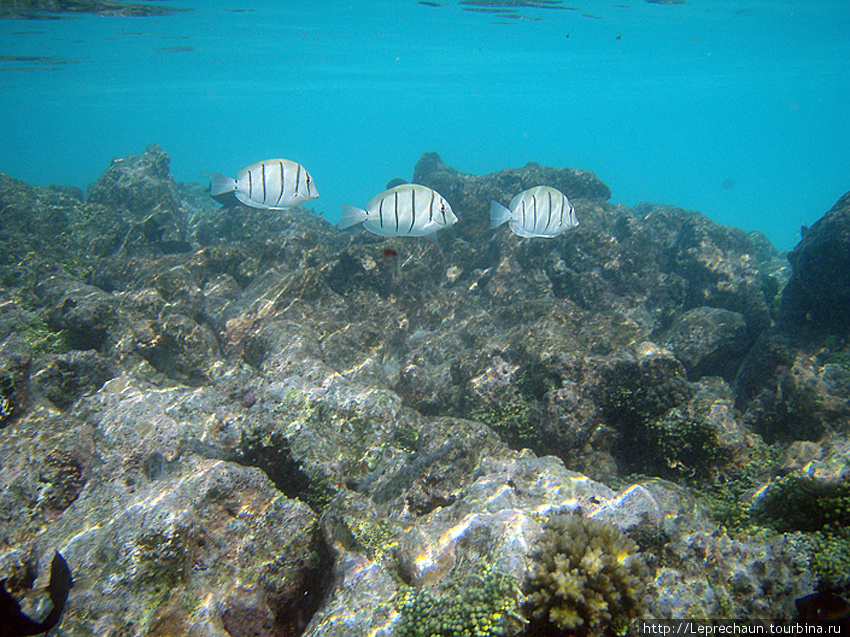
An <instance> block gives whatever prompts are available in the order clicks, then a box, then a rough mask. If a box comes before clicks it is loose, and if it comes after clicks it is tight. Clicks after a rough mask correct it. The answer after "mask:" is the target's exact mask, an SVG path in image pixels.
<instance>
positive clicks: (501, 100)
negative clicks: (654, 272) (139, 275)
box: [0, 0, 850, 249]
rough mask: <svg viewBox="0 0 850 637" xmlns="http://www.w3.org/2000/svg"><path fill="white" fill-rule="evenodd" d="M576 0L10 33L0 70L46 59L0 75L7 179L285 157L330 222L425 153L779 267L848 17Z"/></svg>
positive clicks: (9, 27)
mask: <svg viewBox="0 0 850 637" xmlns="http://www.w3.org/2000/svg"><path fill="white" fill-rule="evenodd" d="M163 4H165V3H163ZM568 4H569V5H570V6H573V7H576V8H577V10H566V9H561V10H552V9H532V8H525V9H522V10H520V11H519V12H517V13H516V14H514V17H513V18H501V17H498V16H494V15H490V14H484V13H479V12H473V11H468V10H464V7H463V6H462V5H459V4H458V3H457V2H455V1H445V2H442V6H437V7H434V6H427V5H423V4H420V3H418V2H416V1H415V0H379V1H374V2H365V1H363V2H332V1H324V2H322V1H316V2H313V1H311V2H286V3H283V2H274V3H272V2H267V3H260V2H251V1H242V0H230V1H228V2H218V1H204V2H201V1H200V0H186V1H181V2H179V3H178V2H174V3H168V4H165V6H175V7H176V6H180V7H187V8H192V9H193V11H189V12H185V13H177V14H173V15H170V16H167V17H146V18H130V17H97V16H84V15H77V16H74V17H72V18H68V19H61V20H2V21H0V56H41V57H42V58H47V59H41V60H33V61H26V60H13V59H7V58H0V69H2V71H0V96H2V99H0V131H2V144H0V171H2V172H5V173H8V174H10V175H12V176H14V177H17V178H20V179H23V180H25V181H27V182H29V183H32V184H36V185H48V184H51V183H63V184H73V185H77V186H80V187H82V188H85V187H86V186H87V185H88V184H89V183H91V182H93V181H94V180H95V179H97V177H98V176H99V175H100V174H101V173H102V172H103V171H104V170H105V169H106V168H107V167H108V165H109V162H110V160H111V158H112V157H116V156H124V155H128V154H138V153H140V152H142V151H143V150H144V147H145V146H146V145H148V144H151V143H158V144H160V145H161V146H162V147H163V148H164V149H165V150H166V152H168V153H169V155H170V156H171V160H172V165H171V167H172V172H173V173H174V175H175V177H176V178H177V179H178V180H179V181H199V182H202V181H204V174H205V173H209V172H213V171H217V172H224V173H228V174H231V175H235V173H236V172H237V171H238V170H239V169H241V168H243V167H244V166H246V165H248V164H250V163H253V162H255V161H258V160H262V159H268V158H272V157H286V158H289V159H293V160H296V161H299V162H301V163H302V164H304V165H305V166H306V167H307V168H308V169H309V170H310V172H311V173H312V174H313V176H314V178H315V180H316V183H317V185H318V188H319V191H320V193H321V197H320V199H318V200H317V201H316V202H314V203H315V209H316V211H317V212H320V213H322V214H324V215H325V216H327V217H328V218H329V219H330V220H331V221H335V220H336V219H337V218H338V215H339V207H340V204H342V203H343V202H346V203H352V204H356V205H364V204H365V203H366V201H368V199H370V198H371V197H372V196H373V195H374V194H376V193H377V192H379V191H380V190H383V188H384V186H385V184H386V182H387V181H389V180H390V179H391V178H393V177H399V176H400V177H405V178H407V179H409V178H410V177H411V176H412V171H413V166H414V164H415V162H416V160H417V159H418V158H419V157H420V155H421V154H422V153H423V152H425V151H431V150H434V151H437V152H439V153H440V155H441V156H442V158H443V159H444V161H446V163H448V164H449V165H452V166H454V167H455V168H457V169H459V170H461V171H463V172H469V173H486V172H491V171H496V170H500V169H502V168H505V167H516V166H521V165H523V164H525V163H526V162H528V161H535V162H538V163H541V164H547V165H552V166H571V167H576V168H587V169H590V170H592V171H594V172H595V173H596V174H597V175H598V176H599V177H600V178H601V179H602V180H603V181H604V182H606V183H607V184H608V185H609V186H610V187H611V189H612V191H613V193H614V196H613V198H612V201H614V202H618V203H624V204H627V205H633V204H635V203H637V202H639V201H644V200H649V201H656V202H662V203H671V204H674V205H678V206H682V207H685V208H690V209H694V210H699V211H701V212H703V213H705V214H707V215H708V216H710V217H711V218H713V219H715V220H717V221H719V222H721V223H725V224H731V225H736V226H739V227H742V228H744V229H747V230H751V229H758V230H761V231H763V232H765V233H766V234H767V235H768V236H769V237H770V238H771V240H772V241H773V242H774V243H775V244H776V245H777V247H779V248H780V249H790V248H791V247H793V245H794V243H795V242H796V240H797V235H798V233H799V230H800V224H801V223H812V222H813V221H814V220H816V219H817V218H819V217H820V216H821V215H822V214H823V213H824V212H825V211H826V210H827V209H828V208H829V207H830V206H831V205H832V204H833V203H834V202H835V201H836V200H837V199H838V197H839V196H841V195H842V194H843V193H844V192H846V191H847V190H850V174H848V169H847V167H848V166H850V144H848V143H847V140H849V139H850V116H848V109H847V105H848V103H850V7H848V4H847V2H846V0H799V1H782V0H770V1H764V0H761V1H760V0H738V1H733V0H688V3H687V4H681V5H666V4H655V3H649V2H645V1H644V0H616V1H615V2H598V1H594V0H576V1H575V2H569V3H567V2H564V3H563V4H562V5H561V6H562V7H567V5H568ZM234 9H238V10H237V11H234ZM457 212H458V213H459V216H461V217H462V215H463V211H462V210H459V211H457Z"/></svg>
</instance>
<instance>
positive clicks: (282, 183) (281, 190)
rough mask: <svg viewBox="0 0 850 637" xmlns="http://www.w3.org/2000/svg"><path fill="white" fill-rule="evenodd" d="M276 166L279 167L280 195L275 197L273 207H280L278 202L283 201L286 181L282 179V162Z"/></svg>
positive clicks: (283, 175)
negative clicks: (275, 200)
mask: <svg viewBox="0 0 850 637" xmlns="http://www.w3.org/2000/svg"><path fill="white" fill-rule="evenodd" d="M277 165H278V166H280V194H279V195H278V196H277V202H276V203H275V206H279V205H280V200H281V199H283V192H284V191H285V190H286V180H285V179H284V177H285V174H284V172H283V162H282V161H279V162H277Z"/></svg>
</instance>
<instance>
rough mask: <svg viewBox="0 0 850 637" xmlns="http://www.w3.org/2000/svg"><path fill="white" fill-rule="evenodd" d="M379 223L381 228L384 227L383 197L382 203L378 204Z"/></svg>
mask: <svg viewBox="0 0 850 637" xmlns="http://www.w3.org/2000/svg"><path fill="white" fill-rule="evenodd" d="M378 224H379V225H380V226H381V228H383V227H384V199H381V203H379V204H378Z"/></svg>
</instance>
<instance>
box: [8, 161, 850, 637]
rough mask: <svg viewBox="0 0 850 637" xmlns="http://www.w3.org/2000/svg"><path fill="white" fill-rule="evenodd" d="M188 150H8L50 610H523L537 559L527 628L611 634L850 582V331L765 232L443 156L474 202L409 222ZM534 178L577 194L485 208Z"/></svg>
mask: <svg viewBox="0 0 850 637" xmlns="http://www.w3.org/2000/svg"><path fill="white" fill-rule="evenodd" d="M169 164H170V160H169V158H168V156H167V154H166V153H165V152H164V151H163V150H162V149H161V148H159V147H157V146H150V147H149V148H148V149H147V150H146V151H145V152H144V153H141V154H140V155H136V156H131V157H126V158H121V159H117V160H115V161H114V162H113V163H112V165H111V166H109V167H108V169H107V170H106V171H105V173H104V175H103V176H102V177H101V179H99V180H98V182H97V183H96V184H94V185H93V186H92V188H91V190H90V192H89V193H88V196H86V195H85V194H84V193H82V192H81V191H79V190H76V189H73V188H63V187H50V188H42V187H33V186H29V185H27V184H25V183H23V182H20V181H17V180H15V179H13V178H11V177H8V176H6V175H0V217H2V219H0V221H2V223H0V459H2V461H0V521H2V524H0V546H2V547H3V548H2V549H0V577H5V576H6V575H7V574H8V573H23V572H25V573H29V574H32V577H33V578H34V577H35V576H36V575H37V573H38V572H40V570H44V568H45V565H46V564H47V560H48V559H49V558H50V557H51V556H52V550H53V549H54V548H55V547H61V548H62V554H63V555H64V556H65V557H66V558H67V561H68V564H69V565H70V567H71V569H72V571H73V572H74V578H75V581H76V582H77V584H76V585H75V586H74V588H73V589H72V590H71V593H70V596H69V599H68V604H67V607H66V611H65V616H64V620H63V624H62V625H60V626H58V627H57V628H56V630H55V632H56V634H57V636H59V637H62V636H63V635H78V634H92V633H97V634H102V635H108V636H110V637H112V636H117V635H133V636H139V637H142V636H143V635H145V636H150V635H167V634H204V635H209V636H210V637H228V636H229V637H233V636H235V635H262V637H279V636H280V635H287V636H290V635H305V636H306V637H318V636H319V635H321V637H365V636H366V635H376V634H384V635H386V634H392V633H393V631H396V632H402V633H404V634H408V633H409V634H418V633H417V631H419V630H420V629H423V627H424V626H426V625H430V622H431V621H432V620H434V621H437V620H436V619H435V618H434V615H435V614H437V615H439V618H438V619H439V622H440V625H439V626H438V627H436V628H435V630H439V631H442V632H443V633H445V634H453V633H457V634H463V633H464V632H466V633H469V634H476V633H477V634H484V635H495V634H508V633H509V632H511V631H513V630H515V629H519V628H520V625H521V621H520V620H519V619H518V618H517V617H515V616H514V615H513V614H512V613H514V612H515V607H514V605H515V604H516V601H517V596H516V590H515V583H518V582H528V584H527V586H529V587H530V588H528V591H529V594H530V597H533V599H534V600H535V602H537V603H538V604H539V605H540V606H539V608H537V609H536V610H535V609H534V608H533V604H532V605H530V606H528V607H526V610H527V611H528V614H529V617H530V622H531V623H530V624H529V626H527V627H526V629H524V630H526V632H527V633H528V634H531V632H530V631H532V630H539V631H540V632H539V633H538V634H546V631H547V630H548V631H550V632H552V631H556V632H557V631H560V630H561V629H560V628H559V626H563V627H565V630H573V631H590V632H600V631H604V630H608V629H609V628H610V627H611V626H609V624H611V622H613V627H614V628H622V627H623V626H624V625H625V624H626V623H627V621H628V619H629V618H630V617H633V616H635V614H636V613H638V612H641V613H645V614H646V616H651V617H659V618H667V617H695V616H703V617H719V616H726V617H736V616H737V617H759V618H791V617H794V616H795V615H794V614H795V612H796V611H795V606H794V599H795V598H798V597H803V596H805V595H808V594H809V593H811V592H812V591H813V590H815V588H816V587H820V588H821V589H828V590H832V591H839V592H840V591H841V590H843V588H842V587H845V586H846V582H845V579H842V575H843V574H844V573H846V559H847V557H846V556H847V554H848V551H847V537H846V533H844V532H843V531H842V530H841V529H842V528H844V527H846V526H847V518H846V511H845V504H846V502H845V500H846V495H847V494H846V486H845V485H846V484H847V477H848V475H850V468H848V463H847V457H848V451H847V450H848V445H850V442H848V440H847V436H848V434H850V432H848V430H847V423H848V422H850V419H848V409H850V401H848V399H850V375H848V374H850V373H849V372H848V368H850V366H848V365H847V360H846V359H847V351H848V345H847V343H846V338H845V336H846V335H845V334H844V333H843V332H842V331H841V330H840V329H833V328H835V327H836V326H835V325H833V324H832V323H830V324H829V326H828V325H826V323H824V325H823V327H824V329H818V328H817V326H815V325H810V323H812V322H815V323H818V322H823V321H829V320H832V319H831V318H830V316H827V314H824V313H823V312H821V311H820V309H819V308H818V306H817V305H814V306H812V305H811V304H810V301H811V299H809V300H806V299H803V298H802V297H801V296H800V294H801V290H802V292H805V291H806V290H807V289H811V290H814V288H811V287H810V286H807V285H806V284H805V283H803V284H802V287H801V286H799V285H798V286H797V287H796V288H793V287H792V288H791V289H790V290H789V291H787V294H786V293H783V292H782V288H783V286H784V285H785V282H786V280H787V278H788V276H789V268H788V267H787V265H786V263H785V259H784V256H783V255H780V254H779V253H777V252H776V250H774V249H773V248H772V247H771V246H770V245H769V243H768V242H767V241H766V240H765V239H764V237H761V236H760V235H758V234H757V233H745V232H743V231H741V230H738V229H735V228H727V227H724V226H721V225H719V224H716V223H714V222H712V221H711V220H709V219H707V218H705V217H704V216H702V215H700V214H698V213H695V212H689V211H686V210H682V209H679V208H675V207H671V206H663V205H657V204H649V203H647V204H640V205H638V206H635V207H633V208H627V207H625V206H621V205H612V204H609V203H608V198H609V197H610V190H609V189H608V187H607V186H605V185H604V184H602V182H600V181H599V180H598V179H597V178H596V177H595V176H594V175H593V174H592V173H590V172H588V171H583V170H577V169H571V168H550V167H545V166H539V165H536V164H529V165H527V166H525V167H522V168H517V169H513V168H511V169H505V170H502V171H499V172H497V173H492V174H489V175H466V174H462V173H460V172H458V171H456V170H454V169H453V168H451V167H449V166H447V165H446V164H444V163H443V162H442V161H441V160H440V159H439V157H438V156H437V155H436V154H432V153H429V154H426V155H425V156H423V158H422V159H421V160H420V161H419V163H418V164H417V165H416V167H415V180H416V181H417V182H419V183H423V184H426V185H430V186H432V187H435V188H437V189H438V190H439V191H440V192H441V194H443V195H444V196H446V198H447V200H449V201H450V202H451V204H452V206H453V207H454V208H455V209H456V210H458V214H459V216H460V221H459V222H458V223H457V224H455V226H453V227H452V228H451V229H449V230H447V231H446V232H445V233H440V235H439V236H438V238H437V243H436V244H435V243H431V242H427V241H420V240H416V239H412V240H407V241H406V240H401V239H398V238H394V239H388V240H384V239H382V238H380V237H376V236H374V235H370V234H369V233H364V232H352V233H340V232H338V231H337V230H336V229H335V228H334V227H333V226H332V225H331V224H329V223H328V222H327V221H326V220H325V219H323V218H321V217H320V216H318V215H315V214H312V213H311V212H310V211H309V210H305V209H292V210H282V211H269V210H263V211H260V210H257V209H249V208H246V207H245V206H242V205H239V204H236V205H230V206H224V207H219V206H218V205H217V204H216V203H215V202H213V201H212V200H211V199H210V198H209V197H208V195H207V194H206V193H204V191H203V187H202V186H201V185H199V184H179V183H177V182H176V181H175V180H174V178H173V177H172V175H171V174H170V168H169ZM538 182H546V184H547V185H551V186H554V187H558V188H560V189H562V190H563V191H564V192H565V193H566V194H567V196H569V197H570V200H571V201H572V202H573V203H574V205H575V206H576V208H577V214H578V217H579V218H580V219H581V225H580V226H578V227H577V228H575V229H574V230H573V231H571V232H569V233H565V234H564V235H561V236H559V237H557V238H554V239H551V240H547V241H531V240H525V239H522V238H520V237H516V236H514V235H513V234H512V233H507V232H494V231H492V230H491V229H490V228H489V221H488V214H487V211H488V205H489V201H490V199H497V200H500V201H505V200H506V198H508V199H509V196H508V195H512V194H515V192H517V191H518V190H519V189H522V188H524V187H529V186H533V185H538ZM845 203H846V201H845ZM845 207H846V206H844V204H841V205H840V206H837V207H836V209H834V210H833V211H831V213H830V215H829V219H828V220H829V223H826V221H825V222H824V223H823V224H821V226H819V227H820V228H821V229H820V230H818V232H817V233H815V234H814V235H812V237H811V238H810V239H809V237H808V235H807V239H809V241H811V242H814V241H815V239H818V241H821V240H824V241H826V240H827V239H828V238H829V237H830V236H833V235H834V237H833V238H836V237H837V238H841V237H843V236H845V234H846V233H844V230H843V229H842V228H844V226H843V225H842V224H843V221H842V220H843V218H844V217H843V213H841V211H842V210H844V208H845ZM830 228H831V229H830ZM813 232H814V229H813ZM842 233H844V234H842ZM808 245H809V244H808V243H806V244H805V245H802V244H801V248H800V251H799V255H800V256H799V257H795V258H794V259H793V273H792V276H795V277H798V279H799V280H801V281H802V280H804V279H805V280H806V281H807V280H808V279H807V278H806V277H808V276H809V275H810V274H811V272H821V271H822V269H821V270H819V269H818V268H821V266H823V264H820V265H818V261H817V258H816V253H815V252H814V251H810V248H809V247H806V246H808ZM813 245H814V244H813ZM817 245H820V244H819V243H818V244H817ZM803 248H805V250H804V249H803ZM838 253H840V250H839V251H838V252H836V253H835V254H838ZM804 255H805V258H804ZM816 265H817V267H815V266H816ZM812 268H814V269H812ZM807 272H809V274H806V273H807ZM839 274H840V273H839ZM795 289H796V292H795ZM838 292H840V290H837V291H836V294H838ZM824 293H826V292H824ZM804 296H805V295H804ZM834 301H835V303H836V304H840V303H841V302H842V299H841V297H840V294H838V296H836V297H835V298H834ZM812 302H813V301H812ZM780 307H781V311H780V310H779V309H778V308H780ZM813 308H814V309H813ZM780 314H781V316H780ZM807 315H809V318H806V317H807ZM833 318H834V317H833ZM777 319H779V320H777ZM810 319H812V320H810ZM836 320H837V319H836ZM818 324H819V323H818ZM830 326H831V327H830ZM827 327H829V329H826V328H827ZM635 474H639V475H635ZM668 480H674V481H675V484H674V483H673V482H669V481H668ZM813 496H814V497H813ZM706 504H707V505H708V506H705V505H706ZM704 507H705V508H704ZM555 512H557V513H555ZM568 513H572V514H574V515H572V516H569V517H568V516H567V514H568ZM579 513H580V514H581V515H580V516H579V515H577V514H579ZM561 514H563V516H562V515H561ZM712 516H713V517H712ZM546 518H549V520H550V521H549V522H546V523H545V525H542V524H541V520H543V519H546ZM719 524H725V525H726V527H727V528H722V527H721V526H720V525H719ZM566 527H569V529H570V533H571V534H572V535H569V534H565V533H564V529H565V528H566ZM623 534H626V536H627V537H628V538H632V539H631V540H628V539H626V538H625V537H624V536H623ZM580 538H585V540H583V541H584V544H581V543H580V542H579V539H580ZM541 539H542V540H543V544H538V541H539V540H541ZM632 541H634V542H638V543H639V544H640V547H641V553H640V555H638V554H637V553H636V552H635V551H636V547H635V545H634V544H633V543H632ZM540 547H548V549H547V550H548V551H549V553H552V554H553V555H558V554H560V555H561V556H562V557H561V558H559V560H558V561H557V562H555V561H554V559H555V558H554V557H553V558H550V561H549V562H546V559H547V558H546V557H545V555H546V554H547V551H546V550H541V549H540ZM558 551H560V553H558ZM553 552H554V553H553ZM644 559H645V560H646V564H647V566H646V567H644V566H641V564H642V561H643V560H644ZM535 560H537V561H535ZM477 564H487V565H489V567H490V569H491V570H490V571H487V572H480V571H478V570H476V565H477ZM547 564H548V566H547ZM567 567H569V568H567ZM559 568H560V569H567V570H566V571H562V570H559ZM28 577H29V576H28ZM578 583H581V591H579V592H578V593H577V592H576V591H577V585H578ZM554 584H558V585H560V584H563V591H562V595H561V596H560V597H559V596H558V594H556V593H557V590H558V589H557V587H556V588H552V585H554ZM535 587H537V588H535ZM641 590H643V591H644V592H643V593H641V592H640V591H641ZM545 591H549V592H545ZM617 595H619V598H617ZM211 600H213V601H211ZM547 604H548V606H547ZM472 607H474V608H475V609H476V610H475V612H474V613H470V612H467V611H468V609H469V608H472ZM639 609H641V610H639ZM553 613H554V614H553ZM608 616H610V619H607V617H608ZM447 617H448V618H451V621H448V622H447V623H445V625H444V623H443V619H445V618H447ZM128 618H133V619H132V624H131V620H130V619H128ZM579 620H580V621H581V622H582V623H581V624H578V622H579ZM515 622H518V623H515ZM568 624H574V625H576V626H577V627H576V628H574V629H566V626H567V625H568ZM435 626H436V625H435Z"/></svg>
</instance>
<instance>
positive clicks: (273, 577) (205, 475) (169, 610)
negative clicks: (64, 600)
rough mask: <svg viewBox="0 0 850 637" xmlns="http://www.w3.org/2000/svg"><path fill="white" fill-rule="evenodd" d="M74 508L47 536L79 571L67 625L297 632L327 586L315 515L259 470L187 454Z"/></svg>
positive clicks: (105, 629) (105, 488) (131, 630)
mask: <svg viewBox="0 0 850 637" xmlns="http://www.w3.org/2000/svg"><path fill="white" fill-rule="evenodd" d="M72 506H73V508H74V515H72V516H67V517H64V518H62V519H61V520H59V521H58V522H57V524H55V525H53V526H51V528H50V530H49V531H48V533H47V537H45V538H44V540H45V541H47V540H50V541H51V542H54V543H55V544H56V545H62V546H67V549H66V550H65V551H64V553H65V555H66V557H67V559H68V561H69V563H70V564H71V567H72V568H73V569H74V574H75V579H76V580H77V585H76V586H75V587H74V589H73V591H72V593H71V596H70V599H69V603H68V606H67V607H66V614H65V618H64V622H63V626H62V630H63V631H68V632H69V633H73V632H74V631H79V632H86V633H98V634H113V633H115V632H116V631H123V632H124V633H125V634H134V635H135V634H141V633H139V632H137V629H136V628H135V627H134V624H135V623H136V620H138V618H142V617H145V618H147V622H146V623H149V626H148V629H149V630H150V631H151V632H147V633H145V634H163V635H164V634H195V633H199V634H200V633H203V634H209V635H222V636H223V635H257V634H267V635H277V634H297V633H298V632H300V631H301V630H303V628H304V627H305V626H306V624H307V622H308V621H309V619H310V616H311V614H312V612H313V611H314V610H315V608H316V606H317V605H318V602H319V601H320V600H321V598H322V595H323V590H324V588H325V586H326V585H327V584H326V574H327V568H328V565H329V561H328V553H327V549H326V548H325V546H324V543H323V541H322V538H321V535H320V533H319V527H318V522H317V520H316V517H315V514H314V513H313V512H312V511H311V510H310V509H309V507H307V506H306V505H305V504H303V503H301V502H297V501H295V500H290V499H288V498H285V497H284V496H282V495H281V494H280V493H279V492H277V491H276V490H275V489H274V487H273V486H272V485H271V483H270V482H269V480H268V478H267V477H266V476H265V475H264V474H263V473H262V472H261V471H258V470H257V469H252V468H246V467H239V466H238V465H233V464H230V463H223V462H221V461H216V460H199V459H191V458H187V461H186V462H185V463H184V464H183V465H182V466H181V467H180V469H179V470H177V471H176V472H174V473H172V474H169V475H163V476H161V477H160V478H159V479H157V480H154V481H151V482H149V483H146V484H144V485H138V488H137V489H135V490H133V489H130V490H128V489H127V487H126V486H124V487H123V488H122V487H121V486H120V485H117V484H113V485H107V484H103V485H102V486H101V487H100V488H99V489H98V490H95V491H90V492H89V493H88V495H84V496H83V497H82V498H80V499H78V500H77V501H76V502H75V503H74V505H72ZM104 521H106V522H105V523H104ZM107 580H108V581H109V582H110V584H109V585H108V586H105V585H104V584H105V583H106V581H107ZM207 599H214V600H215V603H214V604H208V603H207V601H206V600H207ZM222 625H223V626H224V630H222V629H221V627H222ZM263 627H265V632H257V630H263Z"/></svg>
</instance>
